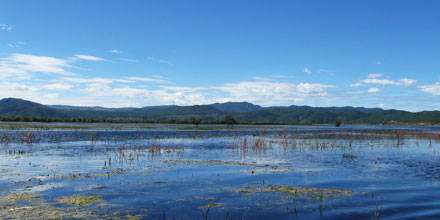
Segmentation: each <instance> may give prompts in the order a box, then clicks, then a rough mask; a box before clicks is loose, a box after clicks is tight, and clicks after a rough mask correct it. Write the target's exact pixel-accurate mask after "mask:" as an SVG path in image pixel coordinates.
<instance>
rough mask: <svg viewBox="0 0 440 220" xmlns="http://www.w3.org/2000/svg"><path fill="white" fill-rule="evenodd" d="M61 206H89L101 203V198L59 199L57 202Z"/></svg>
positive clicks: (74, 197) (76, 197)
mask: <svg viewBox="0 0 440 220" xmlns="http://www.w3.org/2000/svg"><path fill="white" fill-rule="evenodd" d="M57 201H58V202H59V203H61V204H66V205H75V206H89V205H93V204H95V203H98V202H101V201H102V197H101V196H68V197H61V198H59V199H58V200H57Z"/></svg>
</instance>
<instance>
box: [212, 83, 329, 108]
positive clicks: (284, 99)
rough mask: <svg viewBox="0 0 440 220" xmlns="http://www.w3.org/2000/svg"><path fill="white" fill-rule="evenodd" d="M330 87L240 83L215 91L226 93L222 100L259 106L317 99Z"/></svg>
mask: <svg viewBox="0 0 440 220" xmlns="http://www.w3.org/2000/svg"><path fill="white" fill-rule="evenodd" d="M332 87H333V86H332V85H326V84H319V83H299V84H293V83H287V82H273V81H242V82H238V83H228V84H225V85H222V86H218V87H216V88H215V89H217V90H219V91H221V92H224V93H226V94H225V95H224V98H223V100H228V99H229V101H249V102H255V103H259V104H261V105H272V104H278V105H279V104H292V103H294V102H299V101H302V100H304V99H305V98H312V97H315V98H317V97H318V98H319V97H325V96H327V95H328V93H327V89H328V88H332Z"/></svg>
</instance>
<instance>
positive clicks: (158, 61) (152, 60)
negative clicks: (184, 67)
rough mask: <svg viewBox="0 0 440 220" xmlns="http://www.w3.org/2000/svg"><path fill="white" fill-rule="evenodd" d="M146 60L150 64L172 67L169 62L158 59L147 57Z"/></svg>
mask: <svg viewBox="0 0 440 220" xmlns="http://www.w3.org/2000/svg"><path fill="white" fill-rule="evenodd" d="M147 60H149V61H151V62H155V63H158V64H165V65H168V66H174V64H173V63H172V62H171V61H168V60H164V59H159V58H155V57H147Z"/></svg>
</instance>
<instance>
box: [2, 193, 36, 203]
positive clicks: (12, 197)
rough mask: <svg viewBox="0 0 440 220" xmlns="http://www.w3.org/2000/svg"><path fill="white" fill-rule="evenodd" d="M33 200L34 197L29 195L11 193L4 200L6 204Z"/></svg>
mask: <svg viewBox="0 0 440 220" xmlns="http://www.w3.org/2000/svg"><path fill="white" fill-rule="evenodd" d="M33 198H34V195H32V194H30V193H12V194H9V195H8V196H6V197H5V198H4V200H6V201H7V202H12V203H15V202H18V201H29V200H31V199H33Z"/></svg>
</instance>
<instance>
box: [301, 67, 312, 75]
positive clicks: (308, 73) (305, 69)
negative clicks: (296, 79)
mask: <svg viewBox="0 0 440 220" xmlns="http://www.w3.org/2000/svg"><path fill="white" fill-rule="evenodd" d="M303 73H305V74H307V75H310V74H312V70H310V69H309V68H307V67H305V68H304V69H303Z"/></svg>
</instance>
